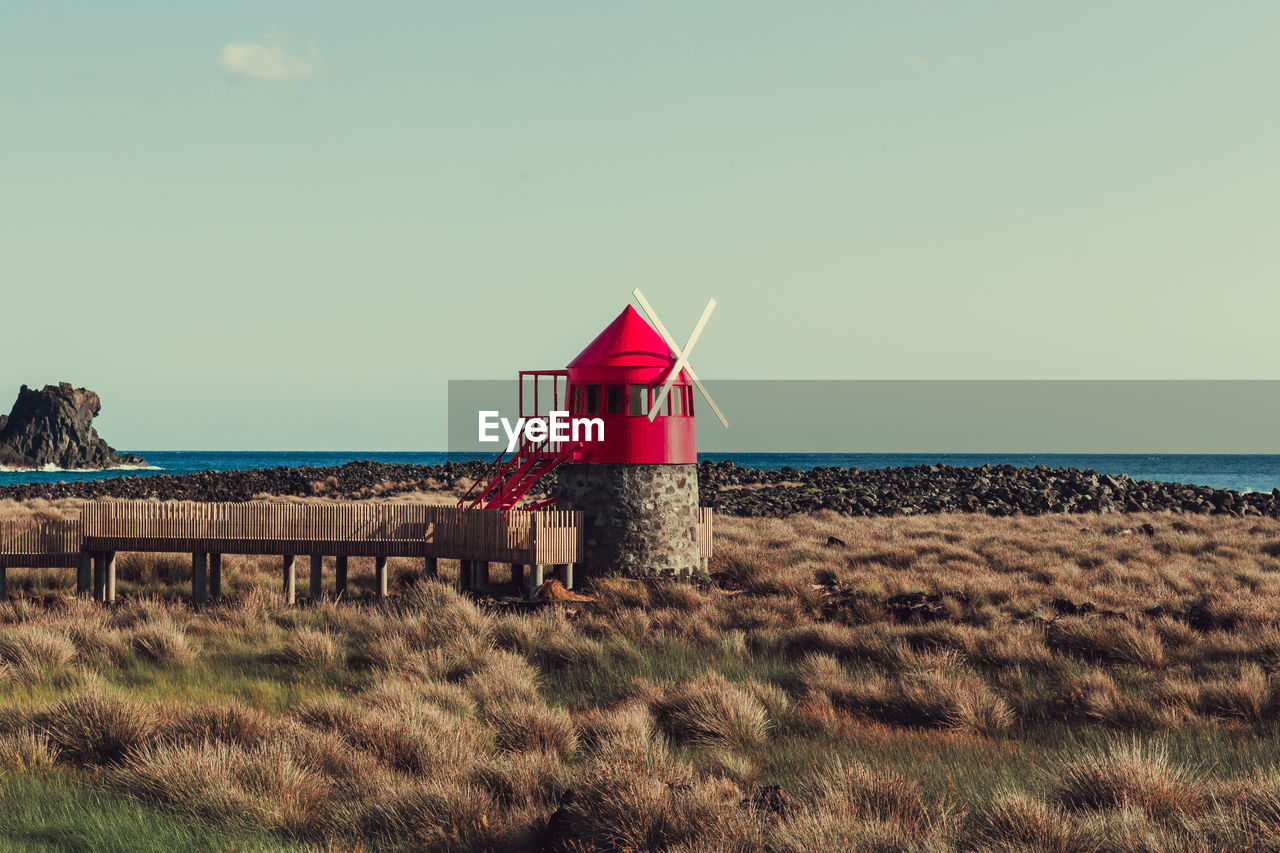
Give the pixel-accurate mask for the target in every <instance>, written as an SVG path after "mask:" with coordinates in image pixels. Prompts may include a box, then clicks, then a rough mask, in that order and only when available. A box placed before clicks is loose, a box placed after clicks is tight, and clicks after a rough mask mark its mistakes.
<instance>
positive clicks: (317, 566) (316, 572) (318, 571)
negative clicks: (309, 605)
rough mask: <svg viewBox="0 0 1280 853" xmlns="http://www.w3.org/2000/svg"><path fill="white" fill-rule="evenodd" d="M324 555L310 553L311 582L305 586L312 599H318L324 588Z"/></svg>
mask: <svg viewBox="0 0 1280 853" xmlns="http://www.w3.org/2000/svg"><path fill="white" fill-rule="evenodd" d="M323 569H324V557H322V556H320V555H319V554H312V555H311V583H310V584H309V585H308V587H307V592H308V593H309V594H310V596H311V600H312V601H319V600H320V595H321V593H322V591H323V589H324V574H323Z"/></svg>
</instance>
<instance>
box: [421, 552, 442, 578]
mask: <svg viewBox="0 0 1280 853" xmlns="http://www.w3.org/2000/svg"><path fill="white" fill-rule="evenodd" d="M422 574H423V576H424V577H427V578H434V577H436V576H438V575H439V574H440V561H439V560H438V559H436V558H435V557H427V558H426V559H425V560H424V561H423V566H422Z"/></svg>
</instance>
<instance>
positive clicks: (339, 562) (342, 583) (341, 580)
mask: <svg viewBox="0 0 1280 853" xmlns="http://www.w3.org/2000/svg"><path fill="white" fill-rule="evenodd" d="M346 592H347V558H346V557H345V556H344V557H334V558H333V594H334V595H345V594H346Z"/></svg>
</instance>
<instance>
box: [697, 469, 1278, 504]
mask: <svg viewBox="0 0 1280 853" xmlns="http://www.w3.org/2000/svg"><path fill="white" fill-rule="evenodd" d="M698 484H699V489H700V492H701V500H702V503H703V504H704V505H706V506H714V507H716V508H717V510H718V511H719V512H723V513H726V514H729V515H744V516H784V515H791V514H793V513H806V512H814V511H816V510H820V509H830V510H834V511H836V512H839V513H841V514H843V515H852V516H872V515H920V514H923V513H935V512H980V513H986V514H988V515H998V516H999V515H1014V514H1017V513H1021V514H1024V515H1042V514H1044V513H1078V512H1138V511H1155V512H1158V511H1171V512H1179V513H1197V514H1200V513H1209V514H1215V515H1233V516H1246V515H1268V516H1280V490H1277V489H1273V490H1272V491H1271V492H1269V493H1267V492H1247V493H1240V492H1234V491H1230V490H1228V489H1213V488H1209V487H1208V486H1191V485H1185V484H1182V483H1162V482H1153V481H1148V480H1131V479H1129V478H1128V477H1126V476H1124V475H1120V476H1112V475H1110V474H1099V473H1098V472H1096V471H1082V470H1079V469H1076V468H1048V467H1046V466H1044V465H1037V466H1036V467H1034V468H1018V467H1014V466H1012V465H983V466H982V467H980V468H961V467H956V466H953V465H917V466H914V467H911V468H885V469H872V470H863V469H859V468H814V469H813V470H811V471H798V470H795V469H792V468H782V469H780V470H777V471H759V470H755V469H750V468H739V467H737V466H735V465H734V464H733V463H732V462H719V463H716V464H711V463H707V462H704V463H703V464H702V465H700V466H698Z"/></svg>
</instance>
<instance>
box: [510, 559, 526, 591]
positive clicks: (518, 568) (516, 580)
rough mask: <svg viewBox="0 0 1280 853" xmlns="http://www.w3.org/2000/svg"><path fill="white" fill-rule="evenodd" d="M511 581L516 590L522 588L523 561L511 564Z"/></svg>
mask: <svg viewBox="0 0 1280 853" xmlns="http://www.w3.org/2000/svg"><path fill="white" fill-rule="evenodd" d="M511 582H512V583H513V584H515V587H516V591H517V592H519V591H521V590H523V589H524V563H512V564H511Z"/></svg>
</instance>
